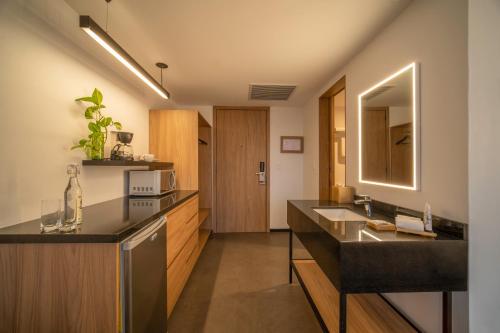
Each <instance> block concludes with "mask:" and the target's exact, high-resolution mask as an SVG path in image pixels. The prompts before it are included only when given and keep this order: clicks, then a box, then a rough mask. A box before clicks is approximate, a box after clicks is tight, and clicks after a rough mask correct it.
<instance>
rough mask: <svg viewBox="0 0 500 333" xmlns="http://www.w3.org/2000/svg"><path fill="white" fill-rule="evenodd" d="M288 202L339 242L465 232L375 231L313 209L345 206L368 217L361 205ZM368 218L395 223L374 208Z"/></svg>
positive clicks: (440, 236)
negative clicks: (332, 217) (418, 232)
mask: <svg viewBox="0 0 500 333" xmlns="http://www.w3.org/2000/svg"><path fill="white" fill-rule="evenodd" d="M289 202H290V204H292V205H293V206H295V207H296V208H297V209H299V210H300V211H301V212H302V213H303V214H305V215H307V216H308V217H309V218H310V219H311V220H313V221H314V222H316V223H317V224H318V225H319V226H321V227H322V228H323V229H324V230H325V231H327V232H328V233H329V234H330V235H332V236H333V237H335V238H336V239H337V240H338V241H339V242H366V241H370V242H373V241H436V240H464V239H465V234H462V237H459V236H458V235H453V234H451V233H445V232H441V231H440V230H434V232H435V233H437V235H438V237H437V238H430V237H422V236H418V235H412V234H406V233H401V232H388V231H376V230H374V229H372V228H370V227H369V226H368V225H367V224H366V222H363V221H330V220H329V219H327V218H326V217H324V216H322V215H321V214H319V213H318V212H316V211H315V209H328V208H346V209H349V210H351V211H353V212H354V213H356V214H359V215H362V216H363V217H364V218H368V217H366V213H365V210H364V207H363V205H353V204H339V203H336V202H333V201H327V200H289ZM369 219H371V220H383V221H387V222H390V223H393V224H394V223H395V221H394V219H393V218H390V217H387V216H385V215H382V214H379V213H377V212H376V211H375V210H374V212H373V214H372V216H371V217H369ZM455 223H457V222H455Z"/></svg>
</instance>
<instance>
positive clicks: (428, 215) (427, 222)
mask: <svg viewBox="0 0 500 333" xmlns="http://www.w3.org/2000/svg"><path fill="white" fill-rule="evenodd" d="M424 229H425V231H432V212H431V205H430V204H429V203H428V202H426V203H425V208H424Z"/></svg>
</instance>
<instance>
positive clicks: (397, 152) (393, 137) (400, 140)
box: [358, 63, 420, 191]
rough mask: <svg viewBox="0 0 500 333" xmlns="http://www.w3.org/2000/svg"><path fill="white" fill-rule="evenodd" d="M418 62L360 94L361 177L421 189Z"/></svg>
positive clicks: (365, 181) (391, 184) (383, 183)
mask: <svg viewBox="0 0 500 333" xmlns="http://www.w3.org/2000/svg"><path fill="white" fill-rule="evenodd" d="M418 96H419V95H418V67H417V64H416V63H411V64H410V65H408V66H406V67H404V68H402V69H400V70H399V71H397V72H396V73H394V74H392V75H390V76H388V77H387V78H385V79H384V80H382V81H380V82H379V83H377V84H375V85H374V86H373V87H371V88H370V89H368V90H366V91H365V92H363V93H361V94H359V95H358V133H359V181H360V182H361V183H368V184H374V185H381V186H389V187H395V188H402V189H408V190H414V191H415V190H418V172H419V170H418V168H419V162H420V161H419V156H418V155H419V154H418V149H419V135H418V134H419V123H418V122H419V112H418V109H419V100H418Z"/></svg>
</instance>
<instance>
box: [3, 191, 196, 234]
mask: <svg viewBox="0 0 500 333" xmlns="http://www.w3.org/2000/svg"><path fill="white" fill-rule="evenodd" d="M197 193H198V191H182V190H177V191H175V192H172V193H170V194H167V195H164V196H161V197H150V198H144V197H122V198H118V199H114V200H109V201H105V202H102V203H98V204H95V205H91V206H87V207H84V208H83V223H82V224H81V226H79V228H78V229H77V230H76V231H74V232H71V233H59V232H54V233H41V232H40V220H32V221H29V222H24V223H20V224H16V225H12V226H8V227H5V228H1V229H0V244H2V243H114V242H120V241H122V240H124V239H125V238H127V237H128V236H130V235H132V234H133V233H135V232H136V231H138V230H140V229H142V228H144V227H145V226H146V225H148V224H149V223H150V222H152V221H153V220H155V219H157V218H159V217H160V216H162V215H163V214H165V213H167V212H169V211H170V210H172V209H173V208H175V207H177V206H178V205H180V204H182V203H183V202H185V201H186V200H188V199H189V198H191V197H193V196H194V195H196V194H197Z"/></svg>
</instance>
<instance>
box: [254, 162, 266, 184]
mask: <svg viewBox="0 0 500 333" xmlns="http://www.w3.org/2000/svg"><path fill="white" fill-rule="evenodd" d="M255 174H256V175H258V176H259V184H260V185H266V163H265V162H260V163H259V172H256V173H255Z"/></svg>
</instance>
